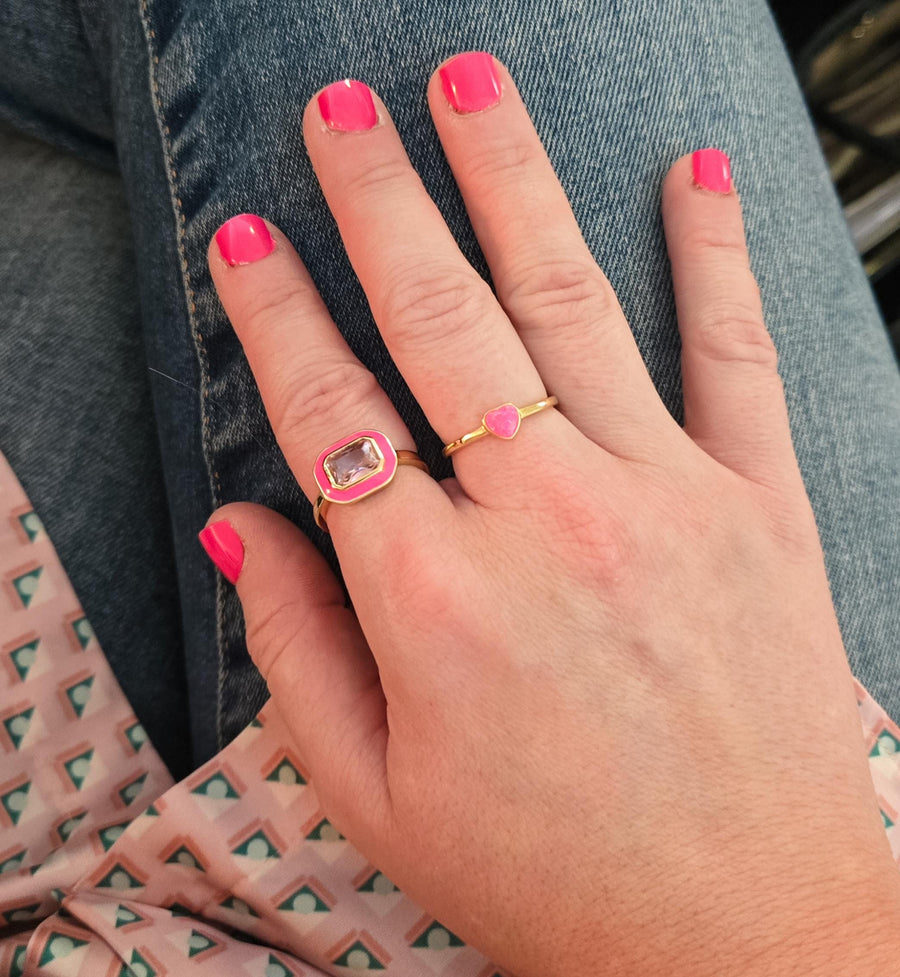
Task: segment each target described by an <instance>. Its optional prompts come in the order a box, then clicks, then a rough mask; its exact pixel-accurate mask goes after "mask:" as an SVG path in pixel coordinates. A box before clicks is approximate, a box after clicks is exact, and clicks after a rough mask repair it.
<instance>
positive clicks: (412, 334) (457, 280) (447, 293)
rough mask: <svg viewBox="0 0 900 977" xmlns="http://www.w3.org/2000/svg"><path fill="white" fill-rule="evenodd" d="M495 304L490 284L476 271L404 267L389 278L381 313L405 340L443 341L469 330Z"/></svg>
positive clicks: (419, 342) (421, 342) (415, 342)
mask: <svg viewBox="0 0 900 977" xmlns="http://www.w3.org/2000/svg"><path fill="white" fill-rule="evenodd" d="M493 304H494V298H493V295H492V293H491V291H490V288H489V287H488V285H487V283H486V282H484V281H483V280H482V279H481V278H480V277H479V276H478V275H477V274H476V273H475V272H474V271H472V272H471V273H469V272H466V271H464V270H460V269H457V268H450V269H448V268H447V266H446V265H435V266H433V267H424V268H423V267H419V268H413V269H411V270H407V269H404V271H403V272H401V273H399V274H397V275H395V276H394V278H393V279H392V280H389V281H388V282H386V284H385V295H384V301H383V303H382V313H383V316H384V321H385V322H386V323H387V324H388V325H389V328H390V331H391V333H392V335H393V337H394V338H395V339H396V341H397V342H399V343H400V344H402V345H405V346H407V347H410V346H412V347H421V346H423V345H424V346H426V347H427V346H431V345H433V344H436V343H440V344H441V345H442V346H444V345H451V344H452V343H453V342H454V340H456V339H460V338H462V336H464V335H465V334H467V333H469V331H470V330H471V328H472V325H473V323H475V322H477V321H478V320H479V319H482V318H484V317H485V316H487V315H488V314H489V312H490V309H491V306H492V305H493Z"/></svg>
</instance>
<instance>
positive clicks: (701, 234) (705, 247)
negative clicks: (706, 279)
mask: <svg viewBox="0 0 900 977" xmlns="http://www.w3.org/2000/svg"><path fill="white" fill-rule="evenodd" d="M681 250H682V251H684V252H685V253H686V254H687V255H689V256H690V257H691V258H692V259H695V260H700V261H708V260H717V256H722V255H724V256H726V257H729V258H731V260H734V259H738V260H739V262H740V264H741V265H744V266H746V267H747V268H749V267H750V258H749V256H748V254H747V244H746V242H745V241H744V235H743V232H742V231H741V229H740V228H739V227H738V226H737V225H733V224H729V223H727V222H724V223H719V224H712V223H709V224H695V225H693V226H691V227H690V228H688V229H687V230H685V231H684V233H683V236H682V238H681Z"/></svg>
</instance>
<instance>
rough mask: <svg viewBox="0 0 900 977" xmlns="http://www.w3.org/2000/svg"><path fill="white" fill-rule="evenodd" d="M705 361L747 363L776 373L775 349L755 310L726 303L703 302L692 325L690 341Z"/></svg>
mask: <svg viewBox="0 0 900 977" xmlns="http://www.w3.org/2000/svg"><path fill="white" fill-rule="evenodd" d="M690 341H692V342H693V343H694V345H695V348H696V349H697V350H698V351H699V352H700V353H701V355H703V356H704V357H706V358H707V359H710V360H713V361H715V362H719V363H749V364H752V365H754V366H759V367H762V368H764V369H766V370H768V371H770V372H772V373H777V372H778V350H777V349H776V348H775V343H774V341H773V339H772V337H771V335H770V334H769V331H768V329H766V326H765V323H764V322H763V320H762V316H761V315H760V313H759V310H758V308H756V307H754V305H752V304H748V303H742V302H739V301H735V300H730V301H729V302H728V303H727V304H723V303H720V304H710V303H707V304H706V305H705V306H704V308H703V311H702V312H701V313H700V314H699V315H698V316H697V319H696V321H695V322H694V324H693V330H692V335H691V339H690Z"/></svg>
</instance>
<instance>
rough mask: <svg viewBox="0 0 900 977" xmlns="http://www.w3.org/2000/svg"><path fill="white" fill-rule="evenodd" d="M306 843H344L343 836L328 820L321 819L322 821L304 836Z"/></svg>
mask: <svg viewBox="0 0 900 977" xmlns="http://www.w3.org/2000/svg"><path fill="white" fill-rule="evenodd" d="M306 840H307V841H344V840H345V839H344V836H343V835H342V834H341V833H340V831H338V829H337V828H336V827H335V826H334V825H333V824H332V823H331V822H330V821H329V820H328V818H322V820H321V821H320V822H319V823H318V824H317V825H316V826H315V827H314V828H313V829H312V831H310V833H309V834H308V835H307V836H306Z"/></svg>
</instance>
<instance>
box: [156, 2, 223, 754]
mask: <svg viewBox="0 0 900 977" xmlns="http://www.w3.org/2000/svg"><path fill="white" fill-rule="evenodd" d="M139 8H140V17H141V25H142V27H143V31H144V38H145V40H146V42H147V55H148V61H149V65H148V68H149V70H148V77H149V81H150V90H151V92H152V95H153V114H154V116H155V117H156V124H157V127H158V129H159V135H160V141H161V143H162V151H163V158H164V160H165V164H166V181H167V182H168V184H169V196H170V199H171V202H172V211H173V214H174V216H175V223H176V237H177V240H178V253H179V258H180V261H179V264H180V266H181V278H182V284H183V286H184V296H185V303H186V306H187V313H188V323H189V325H190V329H191V336H192V338H193V340H194V349H195V351H196V353H197V363H198V366H199V368H200V394H201V401H200V417H201V439H200V440H201V444H202V446H203V457H204V460H205V461H206V470H207V475H208V476H209V479H210V490H211V494H212V498H213V508H218V507H219V506H220V505H221V504H222V486H221V483H220V481H219V473H218V471H217V470H216V468H215V467H214V463H213V459H212V458H211V454H210V441H209V427H210V416H209V413H208V412H207V408H206V401H207V399H208V397H209V361H208V357H207V353H206V349H205V347H204V345H203V335H202V333H201V332H200V329H199V326H198V324H197V321H196V314H197V303H196V301H195V298H194V290H193V287H192V286H191V274H190V270H189V268H188V259H187V246H186V243H185V228H186V223H187V222H186V220H185V217H184V211H183V205H182V202H181V195H180V192H179V189H178V171H177V169H176V168H175V165H174V152H173V150H172V144H171V142H170V139H169V137H170V135H171V132H170V130H169V127H168V125H166V121H165V110H164V109H163V105H162V99H161V97H160V94H159V82H158V79H157V75H156V68H157V65H159V55H158V54H157V53H156V50H155V40H156V32H155V31H154V29H153V27H152V26H151V24H150V10H149V0H139ZM224 603H225V592H224V585H223V583H222V579H221V577H220V575H219V574H217V575H216V657H217V658H218V663H219V670H218V671H219V674H218V685H217V689H216V742H217V744H218V747H219V748H220V749H221V748H222V746H223V743H222V694H223V690H224V687H225V680H226V677H227V670H226V668H225V666H224V655H223V654H222V645H223V641H224Z"/></svg>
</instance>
